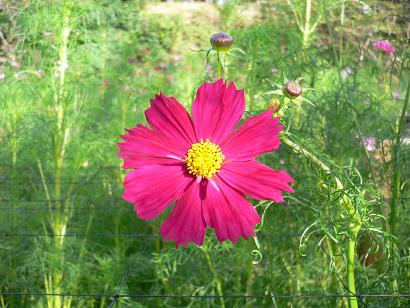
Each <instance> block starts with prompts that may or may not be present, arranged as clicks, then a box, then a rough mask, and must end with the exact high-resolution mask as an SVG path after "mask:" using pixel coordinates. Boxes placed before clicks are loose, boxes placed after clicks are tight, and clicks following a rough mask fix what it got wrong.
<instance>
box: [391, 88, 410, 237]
mask: <svg viewBox="0 0 410 308" xmlns="http://www.w3.org/2000/svg"><path fill="white" fill-rule="evenodd" d="M409 100H410V80H409V82H408V84H407V90H406V97H405V99H404V102H403V108H402V110H401V115H400V119H399V123H398V125H397V132H396V138H395V141H394V145H393V153H392V162H393V179H392V185H391V190H392V196H391V199H390V233H391V234H393V235H394V234H395V233H396V217H397V206H396V200H397V197H398V196H399V195H400V186H401V185H400V182H401V181H400V174H399V169H400V168H399V163H400V159H399V155H398V154H399V153H398V152H399V148H400V143H401V136H402V133H403V127H404V122H405V121H404V120H405V116H406V110H407V108H408V106H409Z"/></svg>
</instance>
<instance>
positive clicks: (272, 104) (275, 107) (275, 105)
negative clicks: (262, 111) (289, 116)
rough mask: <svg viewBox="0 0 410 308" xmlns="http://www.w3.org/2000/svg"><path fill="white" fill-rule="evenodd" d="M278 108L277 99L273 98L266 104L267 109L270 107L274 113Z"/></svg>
mask: <svg viewBox="0 0 410 308" xmlns="http://www.w3.org/2000/svg"><path fill="white" fill-rule="evenodd" d="M279 108H280V101H279V100H278V99H274V100H272V101H270V102H269V104H268V109H272V110H273V112H274V113H275V112H276V111H278V110H279Z"/></svg>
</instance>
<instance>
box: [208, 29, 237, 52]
mask: <svg viewBox="0 0 410 308" xmlns="http://www.w3.org/2000/svg"><path fill="white" fill-rule="evenodd" d="M210 42H211V46H212V48H213V49H214V50H216V51H228V50H229V49H231V46H232V44H233V38H232V36H230V35H229V34H227V33H225V32H219V33H215V34H212V35H211V39H210Z"/></svg>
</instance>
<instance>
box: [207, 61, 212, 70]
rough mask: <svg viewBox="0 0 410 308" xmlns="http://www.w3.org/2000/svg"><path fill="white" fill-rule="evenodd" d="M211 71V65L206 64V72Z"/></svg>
mask: <svg viewBox="0 0 410 308" xmlns="http://www.w3.org/2000/svg"><path fill="white" fill-rule="evenodd" d="M211 69H212V66H211V64H209V63H207V65H206V70H207V71H210V70H211Z"/></svg>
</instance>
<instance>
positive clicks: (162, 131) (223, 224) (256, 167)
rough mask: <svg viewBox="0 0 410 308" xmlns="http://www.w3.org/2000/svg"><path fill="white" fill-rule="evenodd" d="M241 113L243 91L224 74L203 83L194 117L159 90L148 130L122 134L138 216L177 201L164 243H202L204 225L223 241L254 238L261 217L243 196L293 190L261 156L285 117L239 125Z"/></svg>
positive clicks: (268, 196) (128, 191) (276, 197)
mask: <svg viewBox="0 0 410 308" xmlns="http://www.w3.org/2000/svg"><path fill="white" fill-rule="evenodd" d="M244 111H245V97H244V90H237V88H236V86H235V84H234V83H233V82H232V83H230V84H226V83H225V81H224V80H222V79H220V80H218V81H216V82H214V83H204V84H202V85H201V86H200V87H199V89H198V91H197V94H196V98H195V100H194V102H193V104H192V116H190V115H189V114H188V112H187V111H186V110H185V108H184V107H183V106H182V105H181V104H180V103H179V102H178V101H177V100H176V99H175V98H173V97H167V96H165V95H163V94H162V93H160V94H159V95H157V96H156V97H155V99H152V100H151V107H150V108H148V109H147V110H145V117H146V118H147V121H148V123H149V126H150V127H146V126H144V125H142V124H138V125H137V126H136V127H134V128H131V129H127V132H128V133H127V134H124V135H122V136H121V138H122V139H123V140H124V141H123V142H121V143H119V144H118V146H119V148H120V151H119V152H118V156H119V157H121V158H123V160H124V165H123V169H133V170H132V171H130V172H129V173H128V174H127V176H126V178H125V181H124V187H125V193H124V194H123V198H124V199H125V200H126V201H128V202H131V203H134V204H135V207H134V209H135V211H136V212H137V215H138V216H139V217H140V218H141V219H144V220H147V219H153V218H155V217H158V216H160V215H161V214H162V213H163V211H164V210H165V209H166V208H167V207H168V206H169V205H171V204H172V203H173V202H175V201H176V205H175V206H174V207H173V210H172V213H171V215H170V216H169V217H168V218H167V220H166V221H165V222H164V223H163V225H162V227H161V233H162V236H163V238H164V240H167V241H170V240H172V241H175V243H176V246H178V245H181V244H182V245H183V246H186V245H187V244H188V243H189V242H195V243H196V244H198V245H201V244H202V243H203V242H204V237H205V232H206V229H207V227H210V228H213V229H215V232H216V237H217V239H218V240H219V241H220V242H223V241H226V240H231V241H232V242H233V243H236V242H237V241H238V239H239V237H244V238H248V237H249V236H255V230H254V227H255V225H257V224H259V223H260V221H261V218H260V216H259V214H258V212H257V211H256V209H255V208H254V207H253V206H252V204H251V203H250V202H249V201H248V200H247V199H246V198H245V195H248V196H250V197H252V198H254V199H257V200H273V201H275V202H284V201H285V199H284V198H283V195H282V193H283V192H284V191H286V192H292V191H293V189H292V187H291V186H289V182H293V179H292V178H291V177H290V176H289V175H288V174H287V172H286V171H284V170H279V171H278V170H273V169H271V168H270V167H268V166H266V165H264V164H262V163H260V162H258V161H257V160H256V157H258V156H259V155H261V154H264V153H267V152H273V151H275V150H276V149H277V148H278V147H279V145H280V143H281V141H280V140H279V133H280V131H281V130H282V129H283V126H282V125H280V123H279V121H280V119H279V118H278V117H276V118H273V110H267V111H265V112H263V113H261V114H259V115H256V116H254V117H251V118H249V119H247V120H246V121H245V122H243V124H242V125H241V126H240V127H236V126H237V124H238V123H239V121H240V120H241V118H242V116H243V114H244Z"/></svg>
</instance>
